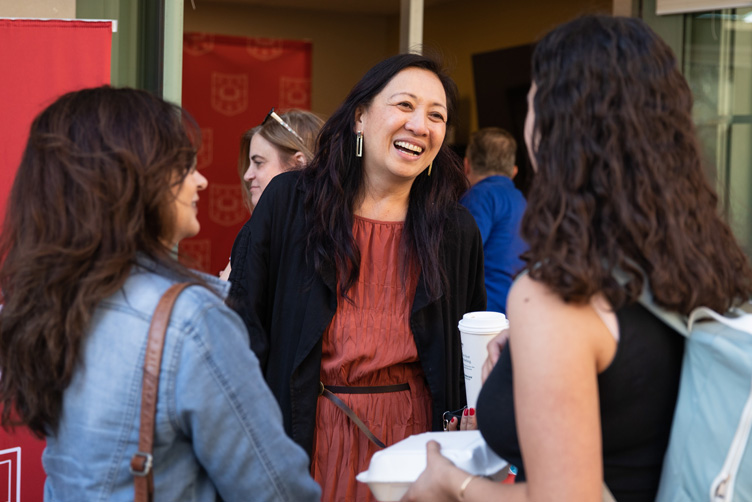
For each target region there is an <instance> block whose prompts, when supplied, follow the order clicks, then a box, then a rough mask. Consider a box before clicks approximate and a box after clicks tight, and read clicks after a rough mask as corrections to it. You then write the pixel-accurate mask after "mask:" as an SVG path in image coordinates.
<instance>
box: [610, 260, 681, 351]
mask: <svg viewBox="0 0 752 502" xmlns="http://www.w3.org/2000/svg"><path fill="white" fill-rule="evenodd" d="M613 276H614V279H616V281H617V282H618V283H619V284H621V285H622V286H624V285H625V284H626V283H627V282H628V281H629V278H628V277H627V275H626V274H625V273H624V272H623V271H622V270H620V269H616V270H614V271H613ZM638 301H639V302H640V304H641V305H642V306H643V307H645V308H646V309H648V311H649V312H650V313H652V314H653V315H654V316H656V317H657V318H658V319H660V320H661V321H663V322H664V323H665V324H667V325H668V326H670V327H671V328H672V329H673V330H674V331H676V332H677V333H680V334H681V335H683V336H685V337H688V336H689V332H690V328H689V327H688V325H687V321H686V320H685V318H684V316H682V315H680V314H677V313H676V312H670V311H668V310H665V309H664V308H662V307H659V306H658V305H656V304H655V302H654V301H653V294H652V293H651V292H650V288H649V287H648V279H647V277H645V278H644V280H643V281H642V294H641V295H640V298H639V299H638Z"/></svg>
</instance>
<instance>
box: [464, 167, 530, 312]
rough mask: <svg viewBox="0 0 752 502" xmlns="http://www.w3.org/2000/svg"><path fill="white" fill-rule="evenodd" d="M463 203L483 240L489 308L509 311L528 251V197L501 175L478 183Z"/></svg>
mask: <svg viewBox="0 0 752 502" xmlns="http://www.w3.org/2000/svg"><path fill="white" fill-rule="evenodd" d="M460 203H461V204H462V205H463V206H465V207H466V208H467V209H468V210H469V211H470V213H472V215H473V217H475V222H476V223H477V224H478V228H479V229H480V235H481V238H482V239H483V255H484V261H485V281H486V294H487V295H488V310H492V311H495V312H501V313H503V314H506V311H507V308H506V307H507V294H508V293H509V288H510V287H511V285H512V280H513V279H514V276H515V274H517V272H519V271H520V270H522V267H523V266H524V262H523V261H522V260H521V259H520V255H521V254H522V253H523V252H524V251H526V250H527V244H526V243H525V241H523V240H522V237H520V221H521V220H522V214H523V213H524V212H525V206H526V205H527V204H526V202H525V197H524V196H523V195H522V192H520V191H519V190H517V188H516V187H515V186H514V182H513V181H512V180H511V179H510V178H508V177H506V176H501V175H498V176H489V177H487V178H484V179H483V180H481V181H479V182H478V183H476V184H475V185H474V186H473V187H472V188H470V190H468V192H467V193H466V194H465V196H464V197H462V200H460Z"/></svg>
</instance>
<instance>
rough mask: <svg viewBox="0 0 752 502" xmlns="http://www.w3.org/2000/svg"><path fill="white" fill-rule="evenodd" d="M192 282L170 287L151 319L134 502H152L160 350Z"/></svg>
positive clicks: (134, 470) (135, 460) (133, 466)
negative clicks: (174, 309)
mask: <svg viewBox="0 0 752 502" xmlns="http://www.w3.org/2000/svg"><path fill="white" fill-rule="evenodd" d="M195 284H197V283H194V282H181V283H178V284H173V285H172V286H170V288H169V289H168V290H167V292H165V294H164V295H162V298H160V299H159V303H158V304H157V308H156V310H155V311H154V315H153V316H152V318H151V326H149V338H148V340H147V342H146V357H145V359H144V379H143V382H142V384H141V422H140V423H141V425H140V428H139V432H138V451H137V452H136V453H135V454H134V455H133V457H132V458H131V467H130V471H131V474H133V482H134V488H135V493H134V500H135V501H136V502H152V500H153V496H154V472H153V471H152V464H153V459H152V451H153V448H154V421H155V417H156V413H157V392H158V390H159V369H160V367H161V365H162V349H163V348H164V339H165V333H166V332H167V326H168V325H169V324H170V315H171V314H172V307H173V306H174V305H175V301H176V300H177V299H178V296H179V295H180V293H182V291H183V290H184V289H185V288H187V287H188V286H192V285H195Z"/></svg>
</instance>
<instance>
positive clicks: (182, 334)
mask: <svg viewBox="0 0 752 502" xmlns="http://www.w3.org/2000/svg"><path fill="white" fill-rule="evenodd" d="M189 124H191V122H190V121H187V120H186V116H185V114H184V112H183V110H181V109H180V108H179V107H177V106H174V105H171V104H169V103H167V102H165V101H163V100H161V99H159V98H157V97H155V96H152V95H151V94H149V93H147V92H145V91H138V90H134V89H113V88H109V87H101V88H96V89H87V90H82V91H77V92H72V93H69V94H66V95H64V96H62V97H61V98H59V99H58V100H57V101H55V102H54V103H53V104H52V105H50V106H49V107H48V108H47V109H45V110H44V111H43V112H42V113H41V114H40V115H39V116H38V117H37V118H36V119H35V120H34V122H33V124H32V126H31V131H30V135H29V140H28V143H27V146H26V150H25V152H24V155H23V159H22V161H21V165H20V167H19V169H18V172H17V175H16V179H15V182H14V184H13V189H12V192H11V196H10V202H9V205H8V211H7V213H6V220H5V222H4V226H3V233H2V239H1V243H2V244H1V247H0V256H2V257H3V262H2V265H1V266H0V291H2V303H3V304H4V307H3V309H2V311H0V369H1V370H2V379H0V401H1V402H2V406H3V412H2V425H3V427H9V426H12V425H25V426H28V427H29V428H30V429H31V430H32V431H33V432H35V433H36V434H37V435H39V436H46V438H47V447H46V449H45V451H44V455H43V458H42V462H43V465H44V469H45V471H46V473H47V479H46V482H45V490H44V493H45V494H44V499H45V500H46V501H55V500H111V501H127V500H130V501H132V500H133V499H134V473H133V471H131V470H130V466H131V458H132V457H134V454H136V453H137V452H138V451H139V426H140V420H139V410H140V403H141V389H142V380H143V373H144V369H143V366H144V355H145V353H146V344H147V338H148V337H147V335H148V332H149V325H150V322H151V317H152V314H153V312H154V309H155V307H156V305H157V302H158V301H159V299H160V297H161V296H162V294H163V293H164V292H165V291H166V290H167V289H168V288H169V287H170V286H171V285H172V284H174V283H177V282H184V281H191V282H194V283H197V285H192V286H191V287H189V288H187V289H186V290H185V291H184V292H183V293H182V294H181V295H180V297H179V298H178V300H177V303H175V306H174V309H173V311H172V316H171V317H170V319H169V326H168V328H167V330H166V335H165V343H164V351H163V354H162V367H161V371H160V372H159V387H158V388H159V391H158V394H157V403H156V415H155V416H154V417H153V418H154V438H153V444H154V450H153V453H152V454H151V455H148V456H147V458H149V459H152V458H153V464H152V462H151V461H148V463H147V465H148V466H149V467H147V468H146V471H147V472H148V471H149V469H151V471H152V472H153V485H154V494H155V498H156V500H181V501H195V502H198V501H215V500H217V499H218V498H219V497H221V498H222V499H223V500H228V501H229V500H248V499H249V497H251V498H253V500H274V501H278V500H289V501H298V500H310V501H313V500H319V498H320V490H319V488H318V486H317V485H316V483H315V482H314V481H313V479H311V478H310V476H309V475H308V473H307V470H308V459H307V458H306V456H305V453H304V452H303V450H302V449H301V448H299V447H298V446H297V445H295V444H294V443H293V442H292V441H291V440H290V439H288V438H287V436H286V435H285V433H284V431H283V429H282V419H281V415H280V411H279V407H278V406H277V403H276V402H275V400H274V398H273V397H272V394H271V392H269V389H268V388H267V387H266V385H264V382H263V377H262V375H261V373H260V372H259V364H258V360H257V359H256V357H255V356H254V355H253V353H252V352H251V351H250V350H249V349H248V343H249V341H248V333H247V332H246V330H245V327H244V326H243V322H242V321H241V319H240V318H239V317H238V316H237V315H236V314H235V313H234V312H232V311H231V310H230V309H229V308H228V307H226V306H225V305H224V302H223V300H222V296H223V295H224V294H225V293H226V291H227V287H228V285H227V283H225V282H222V281H220V280H219V279H217V278H214V277H209V276H206V275H204V274H199V273H195V272H191V271H189V270H188V269H186V268H185V267H183V266H182V265H181V264H180V263H179V262H178V261H177V260H176V259H175V256H174V252H173V250H174V248H175V246H176V245H177V243H178V242H179V241H180V240H181V239H183V238H185V237H191V236H193V235H195V234H196V233H197V232H198V231H199V228H200V225H199V222H198V219H197V212H196V201H197V200H198V198H199V192H200V191H202V190H203V189H205V188H206V185H207V181H206V179H205V178H204V177H203V176H202V175H201V173H199V172H198V171H196V145H195V144H194V141H192V137H195V133H196V132H197V131H196V128H195V127H190V128H189V127H187V126H188V125H189ZM194 125H195V124H194ZM13 410H15V411H16V412H17V415H15V414H13V413H12V411H13ZM257 410H263V411H257ZM254 412H255V415H256V416H254ZM261 416H263V420H259V417H261ZM249 494H252V495H249Z"/></svg>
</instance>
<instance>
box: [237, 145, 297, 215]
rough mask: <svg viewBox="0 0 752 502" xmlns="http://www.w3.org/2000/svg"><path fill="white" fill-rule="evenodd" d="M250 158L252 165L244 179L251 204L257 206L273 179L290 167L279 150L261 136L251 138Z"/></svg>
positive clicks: (249, 166)
mask: <svg viewBox="0 0 752 502" xmlns="http://www.w3.org/2000/svg"><path fill="white" fill-rule="evenodd" d="M248 158H249V159H250V161H251V163H250V164H249V165H248V169H247V170H246V171H245V174H244V175H243V179H244V180H245V181H246V183H248V188H249V190H250V192H251V203H252V204H253V205H254V206H255V205H256V204H258V201H259V198H260V197H261V194H262V193H263V191H264V189H265V188H266V185H268V184H269V182H270V181H271V180H272V178H274V177H275V176H276V175H278V174H280V173H283V172H285V171H287V170H288V169H289V168H290V166H287V165H286V164H285V162H284V161H283V160H282V156H281V155H280V152H279V150H278V149H277V148H276V147H275V146H274V145H273V144H271V143H270V142H269V141H267V140H266V138H264V137H263V136H261V134H254V135H253V138H251V146H250V149H249V151H248Z"/></svg>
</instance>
